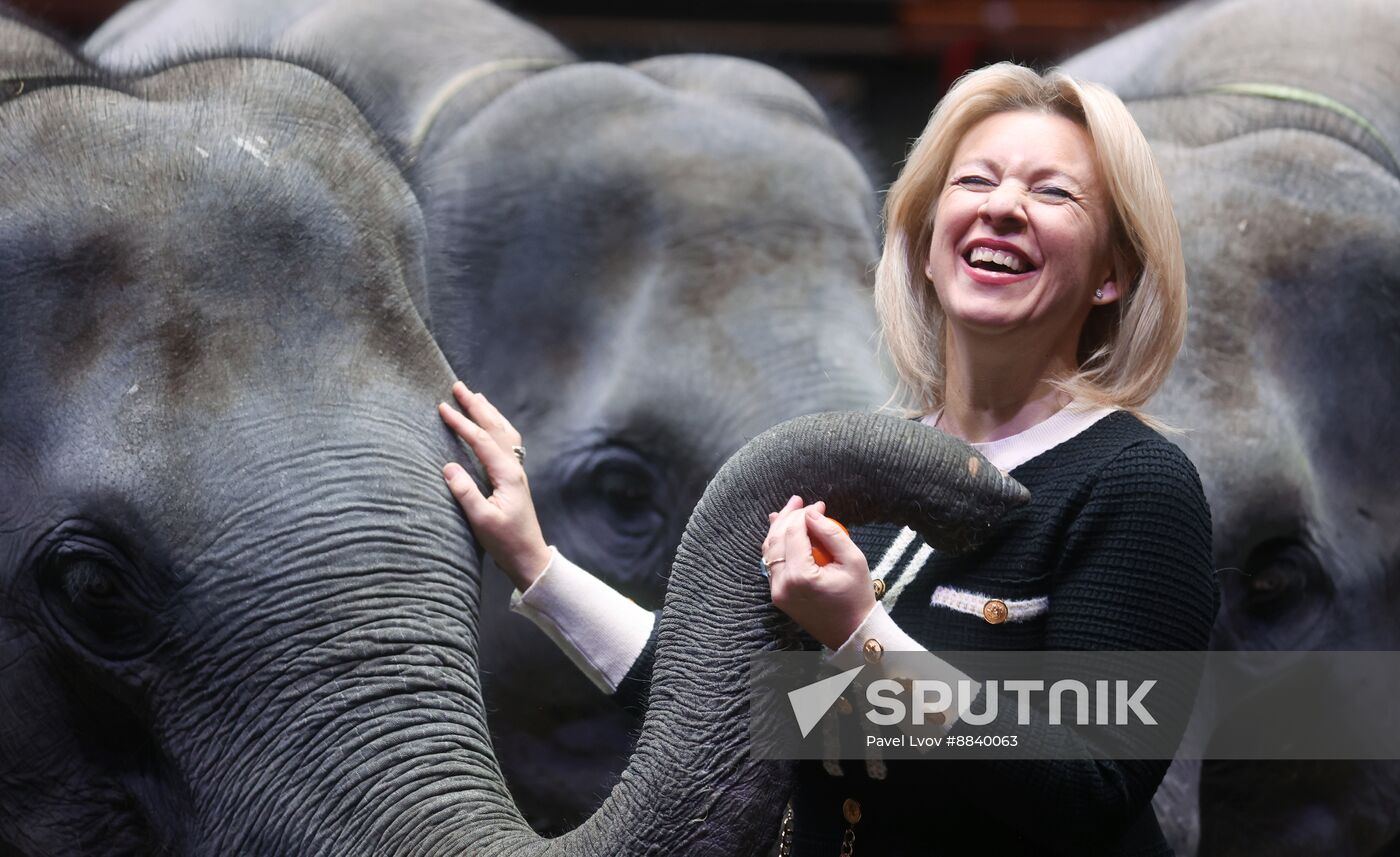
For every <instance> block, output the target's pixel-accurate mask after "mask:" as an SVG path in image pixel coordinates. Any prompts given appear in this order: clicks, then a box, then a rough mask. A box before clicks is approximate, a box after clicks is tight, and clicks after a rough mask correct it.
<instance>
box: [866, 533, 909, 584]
mask: <svg viewBox="0 0 1400 857" xmlns="http://www.w3.org/2000/svg"><path fill="white" fill-rule="evenodd" d="M912 541H914V531H913V530H911V529H909V528H908V527H905V528H904V529H902V530H900V531H899V535H898V536H896V537H895V540H894V543H893V544H891V545H890V548H889V550H887V551H885V555H884V556H882V557H880V564H879V565H877V566H875V570H874V571H872V572H870V579H871V580H884V579H885V575H887V574H889V573H890V569H892V568H894V564H895V562H897V561H898V560H899V558H900V557H902V556H904V552H905V551H906V550H908V548H909V543H910V542H912Z"/></svg>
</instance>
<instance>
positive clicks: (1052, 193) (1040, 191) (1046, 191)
mask: <svg viewBox="0 0 1400 857" xmlns="http://www.w3.org/2000/svg"><path fill="white" fill-rule="evenodd" d="M1033 192H1034V193H1035V195H1036V196H1044V197H1049V198H1051V199H1074V194H1072V193H1070V192H1069V191H1067V190H1065V189H1064V188H1062V187H1056V186H1054V185H1045V186H1043V187H1038V188H1036V189H1035V190H1034V191H1033Z"/></svg>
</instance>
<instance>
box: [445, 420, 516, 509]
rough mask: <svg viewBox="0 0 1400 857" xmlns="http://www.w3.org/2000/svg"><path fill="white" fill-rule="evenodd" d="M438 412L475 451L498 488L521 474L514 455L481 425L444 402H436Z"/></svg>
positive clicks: (493, 483) (449, 426) (492, 482)
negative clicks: (502, 446)
mask: <svg viewBox="0 0 1400 857" xmlns="http://www.w3.org/2000/svg"><path fill="white" fill-rule="evenodd" d="M438 414H439V415H441V417H442V421H443V422H445V423H447V426H448V428H450V429H452V430H453V431H454V432H456V433H457V436H458V437H460V438H461V439H462V440H464V441H466V442H467V445H468V446H470V447H471V448H472V452H474V453H476V457H477V458H479V459H481V463H482V465H483V466H484V467H485V468H486V475H487V476H488V477H490V479H491V484H492V485H494V486H496V487H498V488H499V487H500V486H501V485H504V484H506V483H507V482H510V481H511V480H512V478H513V477H516V476H523V471H522V470H521V469H520V462H519V461H517V460H516V458H515V455H514V454H513V453H511V452H508V451H506V450H504V449H501V445H500V444H499V443H497V442H496V440H495V438H493V437H491V435H490V434H489V433H488V432H487V431H486V430H485V429H483V428H482V427H481V426H479V425H477V424H476V423H474V422H472V421H471V420H469V419H467V418H466V417H465V416H463V415H462V414H461V413H459V412H458V411H457V410H456V409H455V408H453V407H452V406H451V405H449V404H447V403H446V402H440V403H439V404H438Z"/></svg>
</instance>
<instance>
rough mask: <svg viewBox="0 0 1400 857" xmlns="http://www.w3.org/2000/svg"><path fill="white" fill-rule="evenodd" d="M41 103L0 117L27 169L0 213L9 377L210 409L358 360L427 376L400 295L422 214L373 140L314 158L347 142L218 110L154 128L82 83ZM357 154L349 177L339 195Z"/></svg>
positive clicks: (131, 105) (137, 107) (413, 277)
mask: <svg viewBox="0 0 1400 857" xmlns="http://www.w3.org/2000/svg"><path fill="white" fill-rule="evenodd" d="M40 95H41V96H44V100H43V101H38V100H36V101H35V102H33V103H31V104H30V105H29V106H28V107H27V108H26V112H23V113H14V112H9V111H8V110H7V112H6V114H5V115H3V116H0V119H3V124H4V127H5V128H7V129H10V130H13V131H14V133H12V134H11V135H10V136H9V138H8V139H7V143H6V145H7V146H8V147H13V148H14V149H15V150H17V152H18V153H19V155H24V156H25V157H26V158H27V161H28V162H29V163H30V164H32V167H33V168H32V169H29V170H24V171H18V172H17V174H16V181H15V183H14V185H13V187H12V190H13V192H12V193H7V195H6V199H5V202H4V204H3V205H0V247H3V249H4V253H3V263H0V264H3V267H4V270H5V273H6V275H7V276H6V280H7V285H8V287H9V289H10V292H9V295H10V301H11V302H12V305H14V306H16V307H19V308H21V309H22V311H21V312H17V313H14V314H9V315H7V317H6V318H5V319H4V320H3V321H0V328H3V330H4V332H5V333H6V334H7V338H6V348H7V350H8V351H9V352H11V353H12V354H14V355H15V362H16V363H17V364H19V365H20V366H21V367H23V368H22V369H21V371H20V372H18V373H16V374H17V375H18V376H20V380H21V381H22V380H23V379H27V380H28V383H30V384H33V385H35V386H39V387H44V388H52V389H55V390H65V389H66V390H70V391H71V390H73V389H75V388H76V387H77V386H79V385H81V384H83V383H85V382H88V381H91V380H94V379H96V378H101V379H103V381H104V383H108V384H112V383H114V382H118V381H124V384H123V389H125V387H126V386H129V385H130V384H133V383H144V384H145V388H146V390H147V391H148V392H153V391H155V390H156V389H158V388H160V389H164V390H165V392H166V394H167V396H168V398H170V399H171V400H172V401H174V400H178V399H180V398H182V397H183V398H186V399H187V400H188V401H189V403H190V404H191V406H193V405H199V406H204V407H209V408H218V407H220V403H221V402H223V401H227V399H228V398H229V393H230V390H231V388H233V387H235V386H238V385H241V384H244V383H249V382H250V378H251V377H255V376H257V375H259V374H260V373H261V374H267V373H278V372H286V371H289V370H292V369H299V370H301V371H305V372H308V373H319V374H323V375H324V374H338V375H339V376H340V377H341V378H344V377H345V376H346V374H347V373H352V372H354V371H357V369H359V368H363V367H362V364H360V363H357V362H355V361H346V360H345V359H344V358H345V356H347V355H365V356H367V357H368V356H370V355H372V356H373V360H372V361H369V362H377V363H378V367H377V368H378V369H379V370H380V371H387V372H396V373H399V374H401V375H408V376H410V377H412V378H414V380H415V381H419V382H424V383H428V382H430V383H434V384H436V383H439V382H440V380H441V376H442V370H443V366H442V363H441V358H440V355H438V354H437V351H436V348H435V347H434V346H433V345H432V343H431V339H430V337H429V336H428V334H427V331H426V329H425V328H424V325H423V323H422V320H421V318H420V317H419V316H418V315H417V312H416V310H415V308H414V306H413V303H412V296H411V293H410V290H411V289H415V288H421V286H422V278H423V272H422V258H421V248H422V243H423V230H422V223H421V218H420V215H419V213H418V211H417V209H416V207H415V206H414V205H413V204H412V200H411V195H410V194H409V192H408V190H407V187H406V185H404V184H403V182H402V180H401V178H399V177H398V174H397V170H396V168H395V167H394V166H393V165H392V164H391V163H388V162H387V161H384V160H383V159H382V157H381V156H380V155H379V154H378V153H377V152H375V151H374V150H373V147H372V143H371V142H369V141H366V142H364V144H363V147H362V148H361V150H360V151H359V154H358V155H357V156H356V157H354V158H351V157H349V156H347V155H345V154H344V153H340V154H336V155H334V156H329V157H327V158H321V157H320V156H319V153H320V152H321V151H323V150H327V151H328V150H330V149H336V148H344V149H353V148H354V143H353V138H347V140H346V142H344V143H343V144H340V143H335V144H332V143H329V142H326V140H324V139H322V140H321V142H319V143H318V142H316V141H314V140H312V141H310V142H308V140H307V139H304V138H303V133H302V132H304V131H306V129H304V128H291V129H288V128H283V129H282V130H281V131H280V132H279V131H278V130H276V128H275V127H270V126H268V125H266V124H259V123H258V122H257V121H255V120H254V119H248V121H247V122H243V123H242V124H239V123H237V122H234V121H233V120H232V119H229V118H228V117H227V116H222V117H221V116H220V115H219V114H218V113H217V111H214V115H212V116H210V115H202V118H201V114H200V113H199V111H198V110H196V111H194V115H193V116H191V115H185V114H184V113H182V112H180V111H174V112H175V113H176V114H178V115H177V116H176V117H173V118H172V117H171V116H170V115H167V111H162V110H159V109H158V108H157V107H156V106H154V105H151V104H147V103H145V102H142V101H140V100H139V99H136V98H134V97H132V96H129V95H126V94H123V93H118V92H112V91H106V90H99V89H93V88H83V87H72V88H69V91H53V92H44V93H40ZM14 106H15V105H7V107H14ZM201 109H202V108H201ZM211 110H212V108H211ZM293 124H295V123H293ZM59 131H62V132H63V137H62V141H61V142H60V143H59V144H57V150H56V151H54V152H49V153H47V154H45V152H44V149H43V147H44V146H45V145H46V142H51V141H52V140H53V138H54V136H55V135H56V134H58V133H59ZM283 143H285V144H286V145H285V146H283ZM17 156H18V155H17ZM60 161H61V163H62V166H61V167H60V166H59V165H58V164H59V162H60ZM356 161H358V162H359V163H361V164H362V165H363V166H364V168H365V170H366V171H367V175H366V176H365V180H364V182H363V183H362V184H361V183H359V182H358V178H359V177H358V176H357V177H356V178H357V181H356V182H348V183H346V182H344V181H343V179H344V178H345V177H346V176H347V175H348V174H349V172H348V170H349V167H350V165H351V163H352V162H356ZM336 354H338V355H340V358H341V359H340V360H338V361H337V360H332V359H330V358H331V357H332V355H336ZM7 381H10V382H15V383H19V382H20V381H17V380H16V379H15V378H13V377H12V378H9V379H7Z"/></svg>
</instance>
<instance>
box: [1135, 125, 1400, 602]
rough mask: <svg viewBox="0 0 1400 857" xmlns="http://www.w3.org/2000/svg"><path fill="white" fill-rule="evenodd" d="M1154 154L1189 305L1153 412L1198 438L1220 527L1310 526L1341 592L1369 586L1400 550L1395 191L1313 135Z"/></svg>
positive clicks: (1369, 166)
mask: <svg viewBox="0 0 1400 857" xmlns="http://www.w3.org/2000/svg"><path fill="white" fill-rule="evenodd" d="M1158 154H1159V158H1160V160H1161V163H1162V166H1163V170H1164V172H1165V173H1166V174H1167V175H1168V178H1169V182H1170V183H1171V185H1172V187H1173V193H1174V201H1175V203H1176V205H1177V209H1178V211H1188V212H1190V213H1191V214H1190V216H1189V217H1183V218H1182V233H1183V242H1184V247H1185V251H1186V255H1187V261H1188V273H1189V281H1190V288H1191V292H1190V299H1191V304H1192V306H1191V316H1190V330H1189V333H1188V339H1187V343H1186V346H1185V348H1184V349H1183V353H1182V357H1181V360H1180V361H1179V365H1178V369H1177V371H1176V372H1175V373H1174V375H1173V377H1172V379H1171V382H1170V383H1169V384H1168V385H1167V387H1166V388H1165V389H1164V390H1163V392H1162V394H1161V396H1160V397H1159V399H1158V400H1157V403H1156V406H1157V407H1158V408H1159V409H1160V411H1161V412H1162V413H1163V415H1164V416H1166V417H1167V418H1168V419H1169V420H1173V421H1175V422H1176V424H1178V425H1182V426H1184V427H1186V428H1188V429H1190V430H1191V434H1189V435H1188V436H1187V437H1186V438H1185V439H1184V445H1185V446H1186V447H1187V448H1188V450H1189V451H1190V452H1191V454H1192V455H1193V458H1194V459H1195V460H1196V461H1197V463H1198V466H1199V467H1200V471H1201V474H1202V478H1203V480H1204V481H1205V482H1206V484H1207V487H1208V489H1209V493H1210V496H1211V499H1212V506H1213V509H1214V511H1215V517H1216V527H1217V533H1218V534H1220V535H1221V538H1223V539H1225V540H1226V541H1229V540H1231V539H1235V540H1238V541H1240V542H1241V544H1239V545H1236V546H1235V547H1238V548H1239V549H1240V550H1247V549H1248V547H1249V544H1250V541H1251V539H1254V538H1257V537H1258V536H1259V534H1260V533H1268V532H1272V533H1275V534H1277V533H1279V532H1296V531H1298V530H1299V529H1300V528H1304V527H1305V528H1306V530H1307V532H1308V533H1309V534H1310V537H1311V538H1313V539H1315V540H1316V543H1317V545H1318V549H1319V550H1324V551H1325V552H1326V553H1327V562H1328V565H1329V567H1330V568H1332V569H1333V570H1334V573H1335V574H1336V575H1337V579H1336V582H1337V585H1338V586H1339V587H1347V586H1367V585H1370V584H1369V583H1368V581H1369V582H1374V581H1376V580H1378V579H1380V578H1381V577H1383V573H1382V571H1381V569H1383V568H1385V567H1387V564H1388V563H1389V564H1391V565H1393V560H1391V559H1388V558H1389V557H1393V556H1394V555H1395V553H1396V552H1397V550H1400V543H1397V538H1396V536H1395V535H1394V534H1393V533H1392V532H1390V531H1388V530H1387V529H1386V528H1385V525H1384V524H1382V523H1379V522H1383V521H1387V520H1391V521H1393V520H1395V519H1396V516H1397V515H1400V506H1397V502H1396V500H1395V492H1394V487H1393V486H1394V484H1395V482H1396V480H1397V479H1400V463H1397V460H1396V458H1395V456H1394V455H1392V454H1391V450H1390V449H1389V445H1390V440H1389V439H1390V438H1391V437H1393V436H1395V434H1396V432H1397V430H1400V425H1397V423H1400V380H1397V378H1396V377H1395V375H1394V372H1393V369H1392V368H1391V367H1393V366H1394V365H1396V364H1397V362H1400V303H1397V298H1400V279H1397V278H1396V276H1395V271H1396V270H1397V262H1400V259H1396V256H1397V254H1400V249H1397V248H1396V246H1395V244H1394V242H1393V240H1392V238H1391V237H1390V235H1389V234H1388V232H1389V229H1390V227H1388V226H1387V225H1386V223H1385V218H1381V217H1377V216H1376V213H1377V212H1382V211H1394V210H1396V208H1397V207H1398V206H1400V194H1397V192H1396V189H1395V187H1394V183H1393V181H1388V180H1387V179H1386V177H1385V176H1383V175H1382V174H1381V168H1380V167H1379V166H1378V165H1376V164H1375V163H1374V162H1373V161H1371V160H1369V159H1367V158H1366V157H1364V156H1362V155H1361V154H1360V153H1358V152H1357V151H1356V150H1354V149H1352V148H1351V147H1349V146H1346V145H1344V144H1342V143H1339V142H1337V141H1334V140H1330V139H1327V138H1324V137H1321V136H1319V135H1316V134H1310V133H1307V132H1299V131H1274V132H1263V133H1257V134H1251V135H1248V136H1247V137H1241V138H1237V139H1232V140H1227V141H1224V142H1221V143H1215V144H1212V145H1208V146H1202V147H1196V148H1187V147H1174V146H1159V147H1158ZM1217 541H1218V546H1220V544H1221V543H1220V540H1219V539H1218V540H1217ZM1224 547H1225V548H1226V550H1227V553H1228V552H1229V550H1230V549H1231V546H1230V545H1229V544H1226V545H1224ZM1237 559H1238V557H1232V560H1237Z"/></svg>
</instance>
